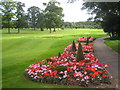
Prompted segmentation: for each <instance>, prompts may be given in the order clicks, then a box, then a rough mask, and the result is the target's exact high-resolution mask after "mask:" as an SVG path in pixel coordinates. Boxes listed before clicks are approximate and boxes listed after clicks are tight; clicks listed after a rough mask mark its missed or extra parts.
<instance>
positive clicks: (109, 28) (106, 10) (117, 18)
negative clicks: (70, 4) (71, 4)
mask: <svg viewBox="0 0 120 90" xmlns="http://www.w3.org/2000/svg"><path fill="white" fill-rule="evenodd" d="M82 9H87V10H88V12H89V13H90V14H96V16H95V17H93V19H94V20H95V21H99V22H101V24H102V28H103V29H104V31H105V32H107V33H108V34H109V35H110V36H111V37H115V36H117V37H118V38H119V39H120V31H119V28H120V2H85V3H84V4H83V7H82Z"/></svg>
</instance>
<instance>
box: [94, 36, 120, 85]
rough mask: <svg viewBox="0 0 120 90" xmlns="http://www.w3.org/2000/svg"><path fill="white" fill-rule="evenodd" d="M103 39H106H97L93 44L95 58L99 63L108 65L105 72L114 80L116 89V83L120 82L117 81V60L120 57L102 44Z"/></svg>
mask: <svg viewBox="0 0 120 90" xmlns="http://www.w3.org/2000/svg"><path fill="white" fill-rule="evenodd" d="M105 38H107V37H102V38H98V39H96V40H95V41H94V42H93V43H94V46H93V47H94V49H95V56H96V57H98V59H99V62H101V63H105V64H108V65H109V67H108V68H107V71H108V72H109V73H110V75H111V76H113V78H115V81H116V82H117V85H116V87H118V81H120V80H119V79H118V58H120V55H119V54H118V53H117V52H115V51H113V50H112V49H111V48H110V47H108V46H106V45H105V44H104V41H105V40H104V39H105Z"/></svg>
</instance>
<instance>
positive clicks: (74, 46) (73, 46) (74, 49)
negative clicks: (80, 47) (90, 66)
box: [72, 40, 77, 52]
mask: <svg viewBox="0 0 120 90" xmlns="http://www.w3.org/2000/svg"><path fill="white" fill-rule="evenodd" d="M75 51H77V49H76V45H75V42H74V40H73V43H72V52H75Z"/></svg>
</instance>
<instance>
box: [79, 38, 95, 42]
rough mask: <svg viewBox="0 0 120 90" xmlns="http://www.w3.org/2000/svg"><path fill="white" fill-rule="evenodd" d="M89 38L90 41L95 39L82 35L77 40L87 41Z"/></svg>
mask: <svg viewBox="0 0 120 90" xmlns="http://www.w3.org/2000/svg"><path fill="white" fill-rule="evenodd" d="M87 39H88V41H89V42H92V41H94V40H95V38H94V37H80V38H78V39H77V41H79V42H86V41H87Z"/></svg>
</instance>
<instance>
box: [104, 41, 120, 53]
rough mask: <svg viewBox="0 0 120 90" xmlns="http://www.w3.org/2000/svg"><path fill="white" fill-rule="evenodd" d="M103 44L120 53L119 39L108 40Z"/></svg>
mask: <svg viewBox="0 0 120 90" xmlns="http://www.w3.org/2000/svg"><path fill="white" fill-rule="evenodd" d="M105 44H106V45H107V46H109V47H111V48H112V49H113V50H114V51H116V52H118V53H119V54H120V40H108V41H105Z"/></svg>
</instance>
